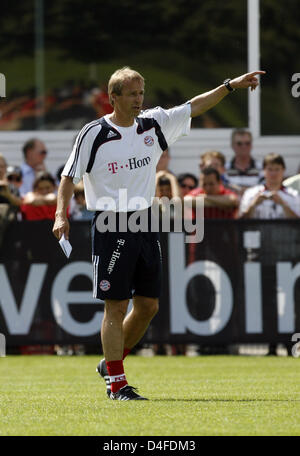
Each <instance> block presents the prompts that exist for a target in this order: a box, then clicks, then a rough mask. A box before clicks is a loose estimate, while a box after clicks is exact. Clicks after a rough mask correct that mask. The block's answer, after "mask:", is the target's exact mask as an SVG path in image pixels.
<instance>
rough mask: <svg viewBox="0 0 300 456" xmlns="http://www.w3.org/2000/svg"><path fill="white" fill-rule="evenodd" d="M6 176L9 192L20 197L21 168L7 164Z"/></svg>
mask: <svg viewBox="0 0 300 456" xmlns="http://www.w3.org/2000/svg"><path fill="white" fill-rule="evenodd" d="M6 178H7V181H8V183H9V186H10V191H11V193H13V194H14V195H16V196H18V197H20V187H21V185H22V182H23V176H22V171H21V168H20V167H19V166H11V165H10V166H8V167H7V171H6Z"/></svg>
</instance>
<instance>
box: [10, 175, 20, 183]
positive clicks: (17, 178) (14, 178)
mask: <svg viewBox="0 0 300 456" xmlns="http://www.w3.org/2000/svg"><path fill="white" fill-rule="evenodd" d="M7 180H9V181H10V182H12V181H14V182H21V180H22V177H21V176H7Z"/></svg>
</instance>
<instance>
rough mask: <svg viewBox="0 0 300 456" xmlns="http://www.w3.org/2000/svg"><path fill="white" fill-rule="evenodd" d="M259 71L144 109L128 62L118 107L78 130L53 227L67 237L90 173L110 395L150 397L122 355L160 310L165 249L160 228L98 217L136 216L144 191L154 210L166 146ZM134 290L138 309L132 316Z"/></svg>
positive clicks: (115, 84)
mask: <svg viewBox="0 0 300 456" xmlns="http://www.w3.org/2000/svg"><path fill="white" fill-rule="evenodd" d="M258 74H264V72H253V73H249V74H246V75H243V76H240V77H238V78H235V79H233V80H231V81H229V80H226V83H225V82H224V83H223V84H221V85H220V86H219V87H217V88H216V89H214V90H212V91H210V92H208V93H204V94H202V95H199V96H196V97H195V98H193V99H192V100H190V101H189V102H188V103H186V104H184V105H181V106H177V107H175V108H172V109H168V110H164V109H162V108H160V107H157V108H155V109H150V110H146V111H142V112H141V109H142V105H143V100H144V78H143V77H142V76H141V75H140V74H139V73H137V72H136V71H133V70H131V69H130V68H128V67H125V68H122V69H121V70H117V71H116V72H115V73H114V74H113V75H112V76H111V78H110V81H109V84H108V93H109V97H110V102H111V104H112V106H113V108H114V110H113V113H112V114H108V115H106V116H104V117H102V118H100V119H98V120H96V121H94V122H91V123H90V124H88V125H86V126H85V127H84V128H83V129H82V130H81V132H80V133H79V135H78V137H77V140H76V143H75V146H74V148H73V151H72V154H71V155H70V157H69V160H68V161H67V163H66V166H65V168H64V170H63V172H62V179H61V183H60V186H59V191H58V204H57V213H56V221H55V224H54V227H53V232H54V235H55V236H56V237H57V238H58V239H60V238H61V236H62V235H63V234H64V235H65V237H66V238H68V236H69V222H68V219H67V216H66V210H67V206H68V203H69V201H70V198H71V196H72V193H73V189H74V183H77V182H78V181H79V180H80V179H81V178H82V177H83V181H84V188H85V195H86V202H87V208H88V209H89V210H93V211H96V212H95V217H94V220H93V231H92V239H93V266H94V296H95V297H97V298H100V299H104V300H105V311H104V317H103V321H102V329H101V339H102V347H103V351H104V357H105V359H104V360H102V361H101V362H100V364H99V366H98V368H97V369H98V372H99V373H100V375H102V376H103V378H104V379H105V381H106V384H107V392H108V396H109V397H110V399H113V400H143V399H145V398H144V397H143V396H140V395H139V394H137V392H136V391H135V389H134V388H133V387H131V386H129V385H128V384H127V380H126V376H125V373H124V367H123V360H124V358H125V357H126V355H127V354H128V353H129V352H130V350H131V349H132V348H133V347H134V346H135V345H136V344H137V342H138V341H139V340H140V339H141V337H142V336H143V334H144V333H145V331H146V330H147V328H148V325H149V323H150V321H151V320H152V318H153V317H154V315H155V314H156V313H157V311H158V297H159V295H160V282H161V254H160V244H159V238H158V233H151V232H150V233H149V232H148V233H145V232H137V233H133V232H130V231H127V232H126V233H124V232H121V231H120V232H116V233H114V232H106V233H101V232H100V230H99V229H97V227H98V226H99V220H100V219H101V220H103V214H104V215H106V212H107V211H110V210H112V211H114V212H116V213H117V221H118V222H119V220H120V219H121V216H122V214H124V213H125V214H127V216H128V217H129V214H130V213H131V211H135V210H136V206H134V205H133V204H131V200H132V198H134V197H137V196H138V197H143V200H144V201H146V207H147V210H148V209H151V204H152V200H153V197H154V194H155V173H156V166H157V163H158V160H159V158H160V155H161V153H162V151H164V150H166V149H167V148H168V146H170V145H171V144H172V143H174V142H175V141H176V140H177V139H178V138H180V137H181V136H182V135H186V134H188V132H189V129H190V121H191V117H195V116H199V115H200V114H202V113H203V112H205V111H207V110H208V109H210V108H212V107H213V106H215V105H216V104H217V103H219V102H220V101H221V100H222V99H223V98H224V97H225V96H226V95H227V94H228V93H229V92H230V91H233V90H234V89H236V88H249V87H251V90H254V89H255V88H256V87H257V86H258V80H257V78H256V75H258ZM120 189H121V190H122V189H127V195H128V204H126V203H125V202H124V201H123V200H122V201H121V198H120V191H119V190H120ZM101 197H102V198H101ZM103 197H106V198H105V201H106V204H104V199H103ZM140 199H141V198H140ZM133 289H134V290H135V291H134V294H133V308H132V310H131V312H130V313H129V314H128V315H127V316H126V317H125V315H126V311H127V307H128V303H129V299H130V298H131V297H132V290H133Z"/></svg>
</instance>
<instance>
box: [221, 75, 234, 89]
mask: <svg viewBox="0 0 300 456" xmlns="http://www.w3.org/2000/svg"><path fill="white" fill-rule="evenodd" d="M230 81H231V79H229V78H228V79H225V81H223V84H224V86H225V87H226V89H227V90H228V91H229V92H234V91H235V89H234V88H233V87H231V85H230Z"/></svg>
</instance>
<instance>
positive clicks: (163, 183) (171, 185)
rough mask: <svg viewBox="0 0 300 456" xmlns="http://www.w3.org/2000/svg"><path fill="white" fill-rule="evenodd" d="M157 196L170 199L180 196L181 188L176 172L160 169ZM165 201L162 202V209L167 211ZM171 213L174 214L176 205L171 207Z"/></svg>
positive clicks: (157, 178) (157, 180)
mask: <svg viewBox="0 0 300 456" xmlns="http://www.w3.org/2000/svg"><path fill="white" fill-rule="evenodd" d="M155 196H157V197H158V198H162V197H166V198H168V199H169V200H170V199H172V198H175V197H178V198H180V188H179V185H178V181H177V178H176V176H174V174H172V173H169V172H168V171H158V172H157V173H156V191H155ZM164 204H165V203H164V202H163V201H161V202H160V209H161V211H162V212H164V211H165V209H166V207H165V205H164ZM170 214H171V215H174V206H173V205H172V206H171V207H170Z"/></svg>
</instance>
